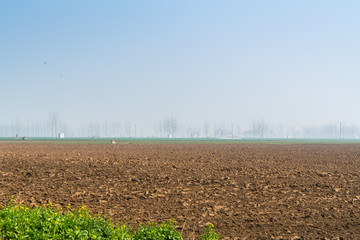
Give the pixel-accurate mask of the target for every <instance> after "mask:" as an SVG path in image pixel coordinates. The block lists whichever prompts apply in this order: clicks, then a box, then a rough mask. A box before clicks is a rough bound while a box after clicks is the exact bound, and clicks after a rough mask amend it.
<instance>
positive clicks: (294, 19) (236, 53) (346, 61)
mask: <svg viewBox="0 0 360 240" xmlns="http://www.w3.org/2000/svg"><path fill="white" fill-rule="evenodd" d="M359 12H360V2H359V1H330V0H317V1H314V0H309V1H306V0H305V1H304V0H302V1H300V0H299V1H287V0H283V1H276V0H274V1H269V0H264V1H257V0H255V1H240V0H236V1H230V0H229V1H220V0H219V1H210V0H206V1H205V0H204V1H200V0H197V1H194V0H188V1H186V0H181V1H180V0H179V1H168V0H164V1H160V0H156V1H149V0H143V1H136V0H134V1H117V0H113V1H112V0H108V1H100V0H98V1H92V0H76V1H73V0H61V1H55V0H43V1H39V0H32V1H20V0H19V1H16V0H15V1H10V0H1V1H0V104H1V112H0V120H11V119H14V118H16V117H20V118H24V119H29V120H32V119H34V120H35V119H46V118H47V117H48V115H49V113H50V112H52V111H57V112H58V113H59V115H60V116H61V119H62V120H64V121H66V122H68V123H71V124H76V123H78V122H81V121H85V120H87V121H113V120H119V121H131V122H135V123H139V124H147V123H149V124H150V123H151V124H152V123H153V122H155V121H157V120H159V119H162V118H164V117H170V116H173V117H176V118H177V119H178V120H179V121H180V122H184V123H188V124H201V123H203V122H204V121H209V122H219V123H229V122H236V123H239V124H249V123H250V122H251V121H252V120H253V119H265V120H266V121H267V122H269V123H274V124H275V123H282V124H292V125H297V124H298V125H308V124H322V123H324V124H327V123H330V122H339V121H343V122H348V123H355V124H357V123H360V112H359V111H358V109H359V108H358V106H359V103H360V44H359V43H360V14H359Z"/></svg>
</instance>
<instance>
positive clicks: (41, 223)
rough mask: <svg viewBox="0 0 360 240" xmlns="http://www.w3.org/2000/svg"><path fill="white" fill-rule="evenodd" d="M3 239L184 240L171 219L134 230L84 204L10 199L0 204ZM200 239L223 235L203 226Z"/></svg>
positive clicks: (0, 231) (0, 224) (206, 239)
mask: <svg viewBox="0 0 360 240" xmlns="http://www.w3.org/2000/svg"><path fill="white" fill-rule="evenodd" d="M0 239H4V240H5V239H6V240H7V239H39V240H42V239H44V240H45V239H74V240H75V239H79V240H85V239H86V240H94V239H97V240H99V239H101V240H102V239H127V240H133V239H134V240H140V239H141V240H142V239H144V240H145V239H146V240H155V239H156V240H181V239H183V238H182V237H181V234H180V233H179V232H178V231H176V230H175V223H174V222H173V221H171V220H169V221H167V222H165V223H161V224H155V223H150V224H148V225H146V226H140V227H139V228H138V229H136V230H133V229H132V228H131V227H128V226H126V225H125V224H122V225H121V224H117V225H115V224H112V223H111V221H110V220H108V219H104V218H102V217H100V216H99V215H91V214H90V213H89V210H88V209H87V208H85V207H81V208H79V209H74V210H72V209H71V207H70V205H69V206H68V207H67V208H66V209H61V208H60V209H58V208H55V207H53V206H52V204H51V203H50V204H49V205H47V206H36V207H34V208H29V207H27V206H26V205H24V204H15V203H14V202H12V201H11V202H10V203H9V204H7V205H6V206H1V208H0ZM200 239H201V240H215V239H220V237H219V235H217V234H216V233H215V231H214V229H213V226H212V225H211V226H208V227H207V228H206V229H204V234H203V235H202V236H201V237H200Z"/></svg>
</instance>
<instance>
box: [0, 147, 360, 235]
mask: <svg viewBox="0 0 360 240" xmlns="http://www.w3.org/2000/svg"><path fill="white" fill-rule="evenodd" d="M359 187H360V145H355V144H354V145H345V144H344V145H261V144H252V145H247V144H233V145H231V144H224V145H222V144H218V145H208V144H202V145H201V144H199V145H197V144H189V145H186V144H183V145H180V144H179V145H175V144H174V145H173V144H171V145H170V144H169V145H167V144H162V145H155V144H117V145H110V144H109V145H92V144H91V145H85V144H84V145H70V144H69V145H66V144H64V145H61V144H31V143H24V144H4V143H3V144H0V203H1V204H5V203H7V202H8V201H9V199H10V198H11V196H14V199H15V200H16V201H20V202H24V203H26V204H29V205H35V204H39V203H40V204H47V203H49V202H52V203H53V204H54V205H57V206H66V205H67V204H68V203H71V205H73V206H74V207H80V206H82V205H85V206H87V207H89V209H90V210H91V211H92V212H93V213H100V214H102V215H105V216H109V217H110V218H112V219H113V220H114V221H115V222H123V221H125V220H126V221H127V223H128V224H130V225H132V226H137V225H138V224H139V223H142V224H146V223H148V222H149V221H165V220H167V219H175V221H176V222H177V224H178V230H179V231H180V232H182V235H183V237H184V239H194V238H198V236H199V235H200V233H201V232H202V229H203V227H204V226H205V225H206V224H207V223H213V224H214V226H215V228H216V231H217V232H219V233H220V234H221V236H222V238H223V239H293V240H294V239H360V209H359V207H360V188H359Z"/></svg>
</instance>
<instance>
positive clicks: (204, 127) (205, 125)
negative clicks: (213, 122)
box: [203, 122, 209, 138]
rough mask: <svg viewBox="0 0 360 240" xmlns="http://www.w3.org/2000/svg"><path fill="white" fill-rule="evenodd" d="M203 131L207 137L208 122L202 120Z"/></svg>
mask: <svg viewBox="0 0 360 240" xmlns="http://www.w3.org/2000/svg"><path fill="white" fill-rule="evenodd" d="M203 131H204V135H205V137H206V138H208V137H209V123H208V122H204V126H203Z"/></svg>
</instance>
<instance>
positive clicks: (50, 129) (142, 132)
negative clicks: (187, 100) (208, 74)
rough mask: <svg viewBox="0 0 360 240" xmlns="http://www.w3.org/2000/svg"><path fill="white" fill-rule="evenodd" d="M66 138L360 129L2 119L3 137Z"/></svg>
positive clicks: (169, 120)
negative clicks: (77, 124)
mask: <svg viewBox="0 0 360 240" xmlns="http://www.w3.org/2000/svg"><path fill="white" fill-rule="evenodd" d="M59 133H63V134H64V135H65V137H86V138H89V137H90V138H136V137H152V138H216V139H240V138H258V139H261V138H329V139H336V138H349V139H352V138H359V137H360V129H359V127H357V126H355V125H347V124H346V123H342V124H340V123H330V124H326V125H323V126H286V125H283V124H268V123H267V122H266V121H265V120H264V119H256V120H253V121H251V123H250V124H248V125H247V126H242V125H241V124H238V123H226V124H225V123H223V124H219V123H210V122H208V121H205V122H203V123H202V124H199V125H189V124H183V123H181V122H180V121H179V120H178V119H177V118H175V117H166V118H163V119H160V120H159V121H157V122H156V123H154V124H148V125H144V124H136V123H133V122H130V121H125V122H121V121H111V122H106V121H104V122H96V121H90V122H87V123H82V124H80V125H79V126H71V125H69V124H67V123H66V122H64V121H62V120H61V117H60V115H59V114H58V113H57V112H52V113H50V114H49V116H48V119H46V120H38V121H29V120H23V119H21V118H16V119H14V120H11V121H5V120H0V137H14V138H15V137H19V138H20V137H48V138H57V137H58V136H59Z"/></svg>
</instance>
